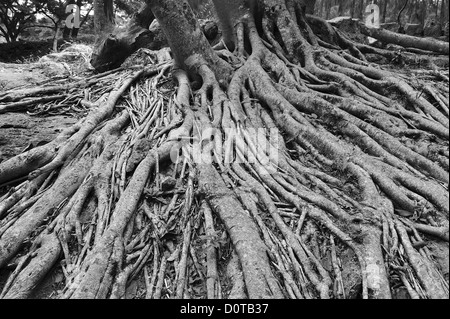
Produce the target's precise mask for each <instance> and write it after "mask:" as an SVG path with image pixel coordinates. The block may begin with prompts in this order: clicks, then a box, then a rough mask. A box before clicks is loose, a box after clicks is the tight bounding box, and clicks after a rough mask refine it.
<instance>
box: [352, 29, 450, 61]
mask: <svg viewBox="0 0 450 319" xmlns="http://www.w3.org/2000/svg"><path fill="white" fill-rule="evenodd" d="M360 27H361V32H362V33H363V34H365V35H367V36H370V37H372V38H375V39H378V40H380V41H383V42H386V43H393V44H398V45H401V46H403V47H405V48H417V49H420V50H427V51H433V52H437V53H440V54H446V55H448V54H449V44H448V42H443V41H439V40H436V39H432V38H418V37H413V36H409V35H406V34H399V33H396V32H391V31H389V30H385V29H375V28H368V27H366V26H364V25H360Z"/></svg>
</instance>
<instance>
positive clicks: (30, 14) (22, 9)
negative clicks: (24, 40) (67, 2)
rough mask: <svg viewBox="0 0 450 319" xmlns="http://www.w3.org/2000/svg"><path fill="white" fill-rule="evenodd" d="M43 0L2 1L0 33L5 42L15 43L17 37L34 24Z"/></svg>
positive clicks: (43, 2) (0, 4) (0, 3)
mask: <svg viewBox="0 0 450 319" xmlns="http://www.w3.org/2000/svg"><path fill="white" fill-rule="evenodd" d="M45 2H46V1H44V0H22V1H21V0H4V1H1V2H0V32H1V34H2V35H3V36H4V37H5V39H6V41H7V42H15V41H17V38H18V37H19V35H20V34H21V33H22V32H23V31H24V30H25V29H26V28H27V26H29V24H30V23H31V22H34V21H35V19H36V17H35V15H36V13H38V12H40V11H41V10H42V8H43V6H44V4H45Z"/></svg>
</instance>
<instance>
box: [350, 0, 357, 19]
mask: <svg viewBox="0 0 450 319" xmlns="http://www.w3.org/2000/svg"><path fill="white" fill-rule="evenodd" d="M355 6H356V0H352V6H351V8H350V16H351V17H352V19H353V18H354V17H355Z"/></svg>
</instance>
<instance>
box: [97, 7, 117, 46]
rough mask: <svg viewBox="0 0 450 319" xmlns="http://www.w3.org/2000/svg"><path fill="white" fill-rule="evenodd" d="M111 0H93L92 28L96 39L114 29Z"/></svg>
mask: <svg viewBox="0 0 450 319" xmlns="http://www.w3.org/2000/svg"><path fill="white" fill-rule="evenodd" d="M114 25H115V20H114V2H113V0H94V29H95V34H96V35H97V39H100V38H101V37H102V36H103V35H104V34H105V33H108V32H111V31H112V30H113V29H114Z"/></svg>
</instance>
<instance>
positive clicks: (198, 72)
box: [0, 0, 449, 298]
mask: <svg viewBox="0 0 450 319" xmlns="http://www.w3.org/2000/svg"><path fill="white" fill-rule="evenodd" d="M213 2H214V5H215V7H216V11H217V13H218V16H219V18H220V25H221V29H222V33H223V37H224V41H223V42H222V44H221V45H219V46H216V47H214V48H212V47H211V45H210V44H209V42H208V41H207V39H206V38H205V36H204V34H203V32H201V28H200V25H199V23H198V21H197V19H196V18H195V16H194V14H193V12H192V10H191V9H190V7H189V5H188V4H187V2H186V1H179V0H149V1H148V3H149V6H150V7H151V9H152V11H153V13H154V15H155V17H156V19H157V20H158V22H159V24H160V25H161V28H162V30H163V31H164V33H165V35H166V37H167V40H168V43H169V45H170V48H171V50H172V54H173V56H174V61H175V67H174V70H173V76H174V78H175V79H176V81H177V83H178V88H177V94H176V96H175V97H174V98H168V97H166V98H165V100H166V101H165V102H164V99H162V100H161V102H158V101H155V105H159V106H158V109H160V110H161V111H158V110H157V109H154V112H155V113H150V111H151V110H152V109H144V111H143V113H144V114H143V117H142V118H140V119H142V122H139V121H137V120H136V118H133V120H132V123H133V124H132V125H129V126H128V124H127V123H128V121H129V119H130V117H131V116H135V115H134V113H138V109H137V108H136V106H133V108H132V110H133V112H132V113H131V114H130V113H128V112H120V111H118V113H117V115H116V116H115V117H114V116H113V114H114V106H115V104H116V103H117V102H118V99H119V98H120V96H121V95H122V94H123V93H124V92H125V91H126V90H127V89H128V87H129V86H130V85H131V83H133V81H135V80H136V79H137V78H138V77H140V76H145V75H149V74H155V73H159V72H161V71H163V70H164V67H161V68H162V69H158V67H156V68H146V69H144V70H139V71H136V73H134V74H133V75H132V76H129V77H126V78H125V79H123V81H122V82H119V83H122V85H116V87H115V89H114V90H113V91H111V93H110V94H109V98H107V101H105V100H104V99H100V100H99V102H98V103H97V104H96V107H95V108H94V109H93V110H92V111H91V113H90V115H88V117H87V118H86V120H85V121H84V122H82V123H79V124H77V125H76V126H74V127H73V128H72V129H71V130H68V131H67V132H64V133H63V134H62V135H61V136H60V138H59V139H58V140H55V141H54V142H52V143H50V144H49V145H45V146H41V147H39V148H36V149H33V150H31V151H29V152H28V153H25V154H22V155H19V156H18V157H16V158H13V159H11V160H8V161H6V162H4V163H0V183H5V182H7V181H11V180H15V179H18V178H20V177H22V176H24V175H26V174H28V173H31V174H30V175H29V183H28V184H24V185H22V187H21V188H18V189H17V190H16V191H14V190H13V191H12V192H11V194H8V195H6V197H7V198H6V199H5V200H4V202H3V204H2V205H3V206H0V216H4V215H5V214H7V216H8V215H9V216H12V217H10V218H9V219H8V220H7V221H8V223H5V224H2V225H3V226H2V228H1V237H0V268H1V267H4V266H5V265H6V264H7V263H8V262H9V261H10V260H11V259H12V258H14V256H16V254H17V253H18V252H19V251H20V249H21V246H22V243H23V242H24V241H25V240H26V239H27V238H28V237H29V236H30V235H31V234H32V233H33V232H35V230H36V229H37V228H38V227H39V226H40V225H42V224H44V223H46V222H47V221H48V219H50V220H51V221H48V222H49V223H50V224H49V225H48V227H47V229H46V230H45V231H42V233H41V234H40V235H39V236H37V237H34V238H35V239H34V241H33V246H32V247H31V248H30V253H29V254H28V255H27V258H23V259H21V261H23V262H21V263H20V264H19V265H20V267H19V270H16V271H15V272H14V276H13V277H14V278H13V279H11V280H9V281H8V285H7V286H6V287H7V288H6V289H4V291H3V293H2V296H3V297H17V296H21V297H23V296H26V294H27V292H28V289H29V287H30V277H33V278H35V277H38V276H36V275H34V276H30V274H35V272H33V271H32V270H35V269H36V265H45V269H46V270H47V269H48V268H49V267H51V265H52V264H53V263H54V262H55V261H56V260H57V259H58V256H59V254H60V252H61V251H63V254H64V256H65V257H64V260H65V266H66V267H65V269H67V271H69V272H70V274H69V275H68V278H69V279H68V280H67V286H66V288H65V289H64V291H63V297H65V298H106V297H112V298H121V297H123V295H124V293H125V287H126V283H127V281H128V279H129V278H130V276H133V274H134V275H135V273H136V271H139V270H140V269H142V260H148V259H149V258H150V256H153V257H152V259H153V263H151V265H150V267H153V270H152V272H153V274H154V276H153V279H152V280H150V279H149V282H153V283H155V280H154V279H155V278H158V282H159V283H160V285H159V284H156V286H157V287H160V288H161V287H162V283H163V281H164V278H165V275H166V270H167V269H168V266H167V265H168V264H169V263H172V262H173V261H174V260H175V261H176V266H174V268H171V269H173V270H174V271H175V273H176V275H175V276H173V277H172V278H173V281H172V284H171V285H172V288H173V289H172V293H171V296H172V297H174V298H182V297H183V296H185V293H186V287H189V285H191V284H192V283H191V282H189V281H186V277H187V275H188V274H189V272H188V268H189V267H190V268H189V270H192V271H194V272H195V270H194V268H195V267H196V266H195V262H192V263H189V260H190V257H189V256H195V251H194V252H193V251H192V250H190V249H191V248H190V247H191V243H193V242H194V241H195V240H197V239H199V238H198V237H197V236H198V233H201V234H204V236H205V238H206V239H205V240H206V242H207V245H206V246H205V250H206V252H205V254H206V257H205V260H206V265H207V272H208V274H207V276H203V278H204V280H205V281H206V283H205V285H206V288H207V296H208V297H209V298H214V297H217V296H220V288H218V287H220V285H222V284H223V283H224V282H223V278H222V279H221V278H220V276H218V274H219V273H218V271H217V250H216V247H217V245H218V243H217V241H218V239H217V233H216V232H217V231H219V230H221V229H222V230H223V229H224V230H225V233H226V236H225V238H226V239H228V240H229V242H230V245H231V247H232V249H233V251H234V252H235V253H234V255H235V256H237V257H236V259H237V260H238V262H237V266H236V267H235V269H237V270H236V272H237V273H238V275H235V276H233V279H234V281H233V282H232V284H231V285H232V287H231V288H230V290H231V291H232V293H233V294H234V295H239V296H248V297H250V298H286V297H288V298H309V297H313V298H330V297H336V298H342V297H345V293H346V292H345V290H344V289H343V284H342V283H343V276H342V273H341V268H340V267H339V265H338V262H337V256H336V255H340V254H342V255H343V254H351V255H352V256H354V258H355V260H356V261H357V262H356V265H357V267H358V269H359V271H358V273H359V275H358V276H359V277H360V278H361V281H360V283H361V289H360V293H361V296H362V297H363V298H390V297H391V288H392V284H393V283H394V282H395V284H401V285H404V286H405V288H406V289H407V291H408V292H409V294H410V295H411V297H412V298H416V297H428V298H448V290H447V289H446V285H448V283H447V282H445V280H444V279H443V278H442V276H441V272H440V270H439V268H438V266H437V265H436V263H435V261H433V259H432V258H430V257H429V255H430V251H427V249H425V248H424V246H423V239H422V238H423V237H422V236H424V235H426V236H429V235H431V236H434V239H430V240H432V241H433V243H435V244H436V245H439V243H440V244H441V245H443V247H446V249H447V250H448V213H449V202H448V199H449V195H448V192H447V190H446V185H447V184H448V181H449V176H448V149H447V147H448V135H449V132H448V127H449V123H448V103H446V102H445V100H444V99H443V98H442V97H440V96H443V94H445V93H442V92H441V91H440V90H439V88H438V87H433V86H430V85H424V86H416V85H417V82H416V79H410V78H406V77H403V76H399V75H398V74H397V73H394V72H391V71H389V70H386V69H384V68H381V67H374V66H373V65H372V64H370V63H369V62H368V61H367V57H369V55H367V56H366V55H365V53H371V54H376V55H378V56H383V57H388V58H391V57H392V54H395V53H393V52H390V51H387V50H379V49H375V48H372V47H368V46H365V45H362V44H358V43H354V42H352V41H351V40H349V39H348V38H347V37H346V36H345V35H343V34H342V33H341V32H340V31H338V30H337V29H335V28H333V27H332V26H331V25H329V24H328V23H327V22H326V21H325V20H322V19H320V18H318V17H314V16H310V15H305V12H304V11H305V6H304V3H303V2H302V1H294V0H261V1H257V2H256V1H250V2H252V3H249V1H240V0H220V1H219V0H215V1H213ZM308 11H310V8H309V9H308ZM347 50H348V51H347ZM444 79H445V77H444ZM91 80H92V81H96V78H93V79H91ZM447 82H448V78H447ZM53 89H55V88H53ZM48 90H49V89H47V91H48ZM158 91H159V90H157V88H156V87H154V91H152V92H154V93H155V94H156V93H157V92H158ZM40 92H42V91H40ZM13 93H14V94H13ZM137 93H138V92H137V90H135V91H133V92H130V94H137ZM21 94H22V95H21ZM25 94H27V95H25ZM30 94H31V93H30V92H28V91H27V92H10V93H8V94H7V95H5V96H3V97H1V98H0V100H2V99H3V100H5V99H9V100H10V101H11V100H12V101H14V99H17V98H18V96H29V95H30ZM145 94H148V92H147V93H144V95H145ZM134 96H135V97H134V99H133V100H132V101H133V103H134V104H138V103H139V99H140V98H139V97H137V96H136V95H134ZM167 100H170V102H169V103H167ZM158 103H162V104H158ZM164 105H167V108H164V107H163V106H164ZM169 105H170V108H169ZM152 112H153V111H152ZM165 114H166V115H167V114H174V115H173V117H170V118H172V121H169V120H168V122H165V121H164V122H161V123H163V124H161V125H158V126H157V125H156V124H154V121H156V119H159V118H160V117H161V116H165ZM124 127H127V131H124V130H122V128H124ZM134 127H137V129H133V128H134ZM152 128H153V129H154V131H153V133H149V130H150V129H152ZM257 129H262V130H261V131H258V130H257ZM130 131H131V133H126V132H130ZM156 132H158V133H156ZM156 136H157V138H156ZM164 136H166V138H162V139H160V138H161V137H164ZM424 140H426V145H427V146H426V147H425V148H423V144H422V143H417V142H418V141H422V142H423V141H424ZM130 144H131V146H130ZM133 145H134V146H133ZM233 146H234V147H233ZM180 149H181V150H182V151H183V154H184V156H185V157H184V158H182V157H181V158H180V157H177V155H179V153H180V152H179V151H180ZM190 149H191V150H192V152H189V150H190ZM121 150H122V151H123V152H121ZM174 150H175V151H174ZM54 151H57V155H56V156H54V155H53V154H54ZM130 154H133V155H130ZM211 154H213V157H212V158H211ZM174 155H175V158H176V161H175V163H172V162H171V161H170V157H171V156H174ZM208 159H209V160H212V161H208ZM167 166H168V167H169V168H167ZM180 166H182V168H181V169H180ZM60 168H61V171H60V172H59V175H58V169H60ZM166 169H168V174H169V175H171V176H175V177H176V178H179V179H177V180H174V179H173V178H172V177H171V176H163V175H162V174H161V172H162V171H163V170H166ZM180 172H181V173H180ZM55 175H57V176H55ZM50 176H51V180H54V182H53V184H52V186H49V187H48V188H47V186H48V183H49V177H50ZM154 176H156V177H155V178H154ZM117 179H119V180H120V182H118V184H117V185H115V184H111V181H112V180H117ZM44 183H45V185H46V186H45V187H44V189H47V190H46V191H45V192H44V193H40V194H39V195H40V196H39V197H38V198H36V197H32V198H35V201H34V203H33V204H32V206H31V207H30V208H29V209H28V210H26V211H25V212H23V211H22V213H20V214H16V213H14V212H16V211H17V209H18V207H15V206H14V205H15V204H16V203H17V202H18V200H19V199H20V198H22V197H23V196H25V195H26V194H27V195H28V194H33V192H32V191H33V190H35V189H39V188H40V187H41V185H43V184H44ZM174 185H175V186H174ZM168 189H169V190H171V192H169V194H170V195H167V193H168V191H167V190H168ZM164 195H166V196H170V197H169V200H168V201H167V202H166V201H165V200H163V199H162V198H161V196H164ZM30 196H32V195H30ZM152 198H159V199H158V200H159V201H161V202H164V204H163V205H164V206H163V207H165V209H164V210H159V209H157V208H155V209H152V208H151V207H150V206H149V205H150V204H149V203H153V202H152ZM180 198H183V200H182V201H181V202H180V201H179V200H180ZM155 203H156V201H155ZM86 205H89V206H90V207H91V208H90V209H89V210H88V209H87V208H86ZM155 205H156V206H155V207H159V206H158V205H159V204H155ZM12 207H13V208H14V209H13V210H12V211H11V210H10V209H11V208H12ZM284 207H288V209H284ZM88 211H89V212H90V213H87V212H88ZM82 212H84V213H86V215H87V216H86V215H84V217H83V220H85V221H84V222H82V220H81V216H80V214H81V213H82ZM11 214H12V215H11ZM137 216H140V217H139V219H140V220H142V219H144V218H148V219H149V220H151V224H150V225H152V226H151V227H152V228H151V229H152V230H150V226H148V227H147V228H145V229H146V231H145V232H144V231H143V233H141V234H139V235H136V237H132V233H133V227H135V225H137V224H138V222H137ZM14 218H16V219H14ZM86 218H87V219H88V221H86ZM82 223H84V226H83V225H82ZM5 225H6V226H5ZM174 225H178V227H175V226H174ZM136 227H138V226H136ZM168 229H171V231H170V234H169V231H168ZM150 231H151V232H152V237H149V236H147V235H146V234H148V232H150ZM174 232H175V233H176V234H174ZM73 233H75V234H74V235H73ZM318 234H320V235H318ZM140 236H143V237H144V238H148V239H147V240H148V241H147V242H146V243H147V244H146V245H144V248H143V249H142V250H141V251H140V253H139V254H132V253H133V249H134V248H135V247H136V246H137V244H138V243H139V242H140V240H141V239H142V237H140ZM146 236H147V237H146ZM58 238H59V239H58ZM60 242H61V245H60ZM148 243H151V245H150V244H148ZM164 243H165V245H164ZM319 246H322V247H330V255H331V257H330V259H331V260H332V262H330V263H331V264H332V266H330V267H326V266H324V262H325V259H326V257H325V254H324V253H323V251H322V249H319ZM61 247H62V248H61ZM152 248H153V250H152ZM323 249H325V248H323ZM321 251H322V252H321ZM125 257H126V258H125ZM233 258H234V257H233ZM233 258H231V259H232V260H233ZM136 259H137V261H135V260H136ZM342 260H343V259H342ZM25 261H27V264H25ZM345 262H346V263H347V264H346V265H343V268H342V269H344V270H346V269H347V268H348V267H350V265H353V266H354V265H355V263H353V264H352V263H351V262H350V261H349V260H347V261H345ZM230 263H231V262H230ZM189 265H190V266H189ZM69 266H70V267H69ZM43 268H44V267H42V266H41V268H40V269H43ZM197 269H198V268H197ZM146 271H147V272H146V274H147V275H146V277H147V278H149V277H150V274H149V273H148V270H146ZM43 272H44V273H45V271H40V276H43V275H44V274H42V273H43ZM199 272H200V271H199ZM392 273H395V276H391V274H392ZM239 274H240V275H239ZM167 275H168V274H167ZM25 283H26V284H25ZM152 289H153V288H152ZM155 291H159V293H156V292H155V294H154V295H153V292H150V295H153V296H156V297H160V296H161V289H159V290H158V288H156V289H155ZM347 292H348V291H347Z"/></svg>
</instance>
